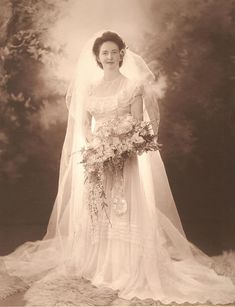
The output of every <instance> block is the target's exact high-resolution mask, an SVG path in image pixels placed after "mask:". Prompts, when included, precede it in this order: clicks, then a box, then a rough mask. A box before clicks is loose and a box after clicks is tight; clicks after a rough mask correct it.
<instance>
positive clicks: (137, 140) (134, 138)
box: [131, 133, 144, 144]
mask: <svg viewBox="0 0 235 307" xmlns="http://www.w3.org/2000/svg"><path fill="white" fill-rule="evenodd" d="M131 139H132V142H134V143H137V144H140V143H143V142H144V139H143V138H142V136H140V135H139V134H138V133H135V134H133V136H132V138H131Z"/></svg>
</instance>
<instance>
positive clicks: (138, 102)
mask: <svg viewBox="0 0 235 307" xmlns="http://www.w3.org/2000/svg"><path fill="white" fill-rule="evenodd" d="M133 100H134V101H133V102H132V104H131V115H132V116H133V117H134V118H136V119H138V120H143V98H142V96H141V95H138V96H136V97H134V98H133Z"/></svg>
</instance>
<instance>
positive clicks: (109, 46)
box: [100, 42, 119, 51]
mask: <svg viewBox="0 0 235 307" xmlns="http://www.w3.org/2000/svg"><path fill="white" fill-rule="evenodd" d="M114 49H115V50H116V49H117V50H119V48H118V45H117V44H116V43H114V42H104V43H103V44H102V45H101V46H100V51H104V50H108V51H110V50H114Z"/></svg>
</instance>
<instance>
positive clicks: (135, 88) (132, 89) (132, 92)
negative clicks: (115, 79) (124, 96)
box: [126, 78, 144, 98]
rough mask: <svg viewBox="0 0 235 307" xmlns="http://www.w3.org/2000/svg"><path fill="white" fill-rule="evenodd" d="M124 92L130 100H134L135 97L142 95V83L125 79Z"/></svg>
mask: <svg viewBox="0 0 235 307" xmlns="http://www.w3.org/2000/svg"><path fill="white" fill-rule="evenodd" d="M126 91H127V92H128V94H129V95H128V96H129V97H130V98H134V97H137V96H143V95H144V85H143V83H142V82H140V81H138V80H133V79H128V78H127V86H126Z"/></svg>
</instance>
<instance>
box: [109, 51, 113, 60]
mask: <svg viewBox="0 0 235 307" xmlns="http://www.w3.org/2000/svg"><path fill="white" fill-rule="evenodd" d="M108 59H109V60H111V59H112V53H111V52H110V53H108Z"/></svg>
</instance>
